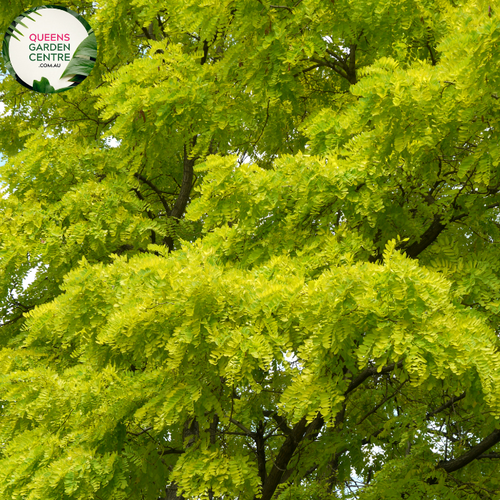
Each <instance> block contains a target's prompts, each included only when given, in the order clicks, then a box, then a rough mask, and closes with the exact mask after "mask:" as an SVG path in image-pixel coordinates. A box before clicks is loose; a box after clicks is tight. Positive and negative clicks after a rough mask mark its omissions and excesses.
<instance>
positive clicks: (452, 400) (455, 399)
mask: <svg viewBox="0 0 500 500" xmlns="http://www.w3.org/2000/svg"><path fill="white" fill-rule="evenodd" d="M464 398H465V392H463V393H462V394H460V396H453V397H452V398H451V399H450V400H449V401H447V402H446V403H444V404H443V405H441V406H440V407H439V408H436V409H435V410H433V411H431V412H429V413H427V420H429V419H430V418H431V417H433V416H434V415H436V414H437V413H441V412H442V411H444V410H446V409H447V408H449V407H450V406H452V405H453V404H454V403H456V402H457V401H460V400H461V399H464Z"/></svg>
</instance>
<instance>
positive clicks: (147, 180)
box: [134, 173, 170, 214]
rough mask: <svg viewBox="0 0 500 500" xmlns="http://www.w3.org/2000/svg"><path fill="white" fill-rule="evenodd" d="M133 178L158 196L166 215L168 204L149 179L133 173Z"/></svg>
mask: <svg viewBox="0 0 500 500" xmlns="http://www.w3.org/2000/svg"><path fill="white" fill-rule="evenodd" d="M134 177H135V178H136V179H139V180H140V181H141V182H143V183H144V184H146V185H147V186H149V187H150V188H151V189H152V190H153V191H154V192H155V193H156V194H157V195H158V198H159V200H160V201H161V204H162V205H163V208H164V209H165V211H166V212H167V214H168V213H170V207H169V206H168V203H167V201H166V200H165V198H164V196H163V192H162V191H161V190H160V189H158V188H157V187H156V186H155V185H154V184H153V183H152V182H151V181H150V180H149V179H146V177H144V176H142V175H141V174H138V173H135V174H134Z"/></svg>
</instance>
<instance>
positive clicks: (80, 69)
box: [2, 5, 97, 94]
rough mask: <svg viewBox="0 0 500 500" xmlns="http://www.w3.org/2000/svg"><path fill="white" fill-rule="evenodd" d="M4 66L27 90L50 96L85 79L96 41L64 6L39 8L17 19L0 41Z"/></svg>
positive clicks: (81, 19)
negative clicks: (1, 41) (0, 41)
mask: <svg viewBox="0 0 500 500" xmlns="http://www.w3.org/2000/svg"><path fill="white" fill-rule="evenodd" d="M2 49H3V57H4V61H5V65H6V67H7V69H8V71H9V73H11V74H12V75H13V76H14V77H15V79H16V80H17V81H18V82H19V83H20V84H21V85H24V86H25V87H27V88H28V89H30V90H35V91H37V92H42V93H44V94H51V93H54V92H63V91H65V90H69V89H72V88H74V87H76V86H77V85H79V84H80V83H82V82H83V80H85V78H87V76H89V74H90V72H91V71H92V68H93V67H94V65H95V61H96V58H97V40H96V37H95V34H94V31H93V30H92V28H91V27H90V25H89V23H88V22H87V21H85V19H83V17H82V16H80V15H79V14H77V13H76V12H73V11H72V10H70V9H67V8H66V7H60V6H56V5H43V6H40V7H34V8H32V9H30V10H27V11H26V12H24V13H23V14H21V15H19V16H17V17H16V18H15V19H14V21H13V22H12V23H11V25H10V26H9V28H8V30H7V33H6V34H5V37H4V39H3V48H2Z"/></svg>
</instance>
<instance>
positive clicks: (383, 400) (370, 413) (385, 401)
mask: <svg viewBox="0 0 500 500" xmlns="http://www.w3.org/2000/svg"><path fill="white" fill-rule="evenodd" d="M406 382H408V379H406V380H404V381H403V382H401V384H399V386H398V388H397V389H396V390H395V391H394V392H393V393H392V394H389V395H388V396H386V397H385V398H383V399H382V401H380V403H379V404H377V405H376V406H375V408H373V409H371V410H370V411H369V412H368V413H367V414H366V415H365V416H364V417H363V418H362V419H361V420H360V421H359V422H358V423H357V424H356V425H360V424H361V423H362V422H364V421H365V420H366V419H367V418H368V417H369V416H370V415H373V414H374V413H375V412H376V411H377V410H378V409H379V408H380V407H381V406H383V405H384V404H385V403H387V401H389V399H392V398H393V397H394V396H395V395H396V394H397V393H398V392H399V391H400V390H401V388H402V387H403V385H405V384H406Z"/></svg>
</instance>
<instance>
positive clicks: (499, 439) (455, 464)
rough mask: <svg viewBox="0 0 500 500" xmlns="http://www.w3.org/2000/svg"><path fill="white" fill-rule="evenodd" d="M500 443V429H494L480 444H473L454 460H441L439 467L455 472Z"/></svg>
mask: <svg viewBox="0 0 500 500" xmlns="http://www.w3.org/2000/svg"><path fill="white" fill-rule="evenodd" d="M497 443H500V429H496V430H494V431H493V432H492V433H491V434H490V435H488V436H486V437H485V438H484V439H483V440H482V441H481V442H480V443H479V444H477V445H476V446H473V447H472V448H471V449H470V450H469V451H467V452H466V453H464V454H463V455H461V456H460V457H458V458H455V459H454V460H448V461H447V462H440V463H439V464H438V468H440V469H444V470H445V471H446V472H454V471H456V470H459V469H461V468H462V467H465V466H466V465H468V464H470V463H471V462H472V461H473V460H475V459H476V458H479V457H480V456H481V455H482V454H483V453H484V452H485V451H487V450H489V449H490V448H491V447H493V446H495V445H496V444H497Z"/></svg>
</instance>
